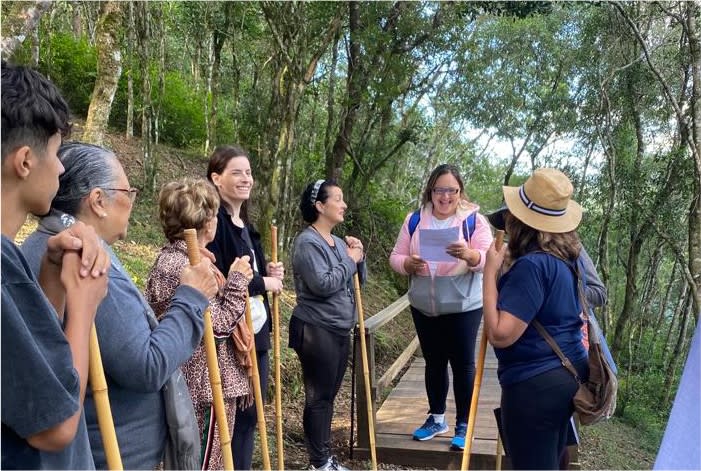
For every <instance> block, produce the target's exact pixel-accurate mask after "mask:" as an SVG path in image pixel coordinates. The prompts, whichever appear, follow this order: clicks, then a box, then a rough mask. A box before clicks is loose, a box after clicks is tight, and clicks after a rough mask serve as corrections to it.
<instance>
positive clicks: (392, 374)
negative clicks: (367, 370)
mask: <svg viewBox="0 0 701 471" xmlns="http://www.w3.org/2000/svg"><path fill="white" fill-rule="evenodd" d="M417 348H419V337H417V336H414V338H413V339H412V341H411V342H410V343H409V346H408V347H407V348H405V349H404V351H403V352H402V354H401V355H399V357H397V359H396V360H395V361H394V363H392V366H390V367H389V368H388V369H387V371H385V374H383V375H382V378H380V379H379V380H377V388H378V389H379V390H382V389H384V388H386V387H387V386H389V385H390V384H391V383H392V381H394V379H395V378H396V377H397V375H398V374H399V372H400V371H401V370H402V369H403V368H404V367H405V366H406V364H407V362H408V361H410V360H411V358H412V357H413V356H414V352H416V349H417Z"/></svg>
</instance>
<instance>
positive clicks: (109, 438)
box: [88, 324, 124, 470]
mask: <svg viewBox="0 0 701 471" xmlns="http://www.w3.org/2000/svg"><path fill="white" fill-rule="evenodd" d="M88 377H89V380H90V388H91V389H92V396H93V399H94V400H95V410H96V411H97V425H98V427H100V436H101V437H102V447H103V448H104V449H105V459H106V460H107V467H108V468H109V469H117V470H122V469H124V467H123V466H122V457H121V456H120V455H119V443H118V442H117V434H116V432H115V431H114V421H113V420H112V408H111V407H110V399H109V396H108V394H107V381H106V380H105V370H104V369H103V368H102V355H101V354H100V344H99V343H98V341H97V330H95V324H93V326H92V328H91V329H90V363H89V368H88Z"/></svg>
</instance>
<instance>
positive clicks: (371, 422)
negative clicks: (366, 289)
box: [353, 272, 377, 471]
mask: <svg viewBox="0 0 701 471" xmlns="http://www.w3.org/2000/svg"><path fill="white" fill-rule="evenodd" d="M353 284H354V285H355V303H356V306H357V307H358V331H359V333H360V357H361V359H362V363H363V380H364V383H365V403H366V404H367V408H368V410H367V412H368V432H369V433H368V434H369V439H370V460H371V461H372V469H373V471H377V456H376V454H375V417H374V415H373V410H374V407H373V404H372V392H371V391H370V367H369V366H368V350H367V346H366V345H365V319H364V314H363V298H362V297H361V296H360V280H359V278H358V273H357V272H356V273H355V274H354V275H353Z"/></svg>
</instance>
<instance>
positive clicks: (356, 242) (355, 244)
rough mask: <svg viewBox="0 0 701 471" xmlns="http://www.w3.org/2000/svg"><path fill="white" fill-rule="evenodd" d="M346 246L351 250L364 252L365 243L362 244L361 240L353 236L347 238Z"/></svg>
mask: <svg viewBox="0 0 701 471" xmlns="http://www.w3.org/2000/svg"><path fill="white" fill-rule="evenodd" d="M346 245H348V248H349V249H360V250H363V243H362V242H360V239H358V238H356V237H353V236H346Z"/></svg>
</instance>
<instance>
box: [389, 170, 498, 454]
mask: <svg viewBox="0 0 701 471" xmlns="http://www.w3.org/2000/svg"><path fill="white" fill-rule="evenodd" d="M478 211H479V206H477V205H476V204H474V203H471V202H470V201H469V200H468V199H467V196H466V195H465V188H464V185H463V181H462V178H461V177H460V172H459V170H458V169H457V167H455V166H454V165H449V164H442V165H439V166H438V167H436V168H435V169H434V170H433V172H431V175H430V176H429V178H428V182H427V184H426V187H425V189H424V192H423V197H422V200H421V208H420V209H419V210H417V211H415V212H413V213H410V214H408V215H407V217H406V219H405V220H404V225H403V226H402V228H401V230H400V232H399V236H398V237H397V241H396V243H395V245H394V249H393V250H392V253H391V255H390V258H389V263H390V265H391V266H392V269H393V270H394V271H396V272H397V273H400V274H402V275H409V302H410V304H411V315H412V317H413V319H414V325H415V327H416V333H417V334H418V336H419V344H420V345H421V351H422V352H423V356H424V360H425V361H426V370H425V373H424V374H425V383H426V395H427V396H428V405H429V416H428V418H426V421H425V422H424V424H423V425H422V426H421V427H419V428H417V429H416V430H415V431H414V440H419V441H425V440H430V439H432V438H433V437H435V436H436V435H439V434H444V433H446V432H448V424H447V423H446V420H445V409H446V399H447V397H448V385H449V380H448V364H450V367H451V368H452V370H453V393H454V395H455V405H456V415H455V435H454V436H453V439H452V441H451V448H452V449H458V450H462V449H464V448H465V434H466V432H467V418H468V413H469V408H470V402H471V400H472V387H473V383H474V379H475V343H476V341H477V329H478V328H479V325H480V321H481V319H482V267H483V266H484V261H485V253H486V251H487V249H488V248H489V245H490V244H491V242H492V231H491V229H490V227H489V223H488V222H487V220H486V218H485V217H484V216H482V215H481V214H479V213H478ZM436 234H438V235H440V234H442V235H443V240H449V241H450V240H452V242H446V243H444V244H443V245H440V243H433V244H432V243H429V242H427V241H429V240H431V239H435V240H441V238H440V237H439V238H434V237H432V236H435V235H436ZM422 239H424V240H423V241H422Z"/></svg>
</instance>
